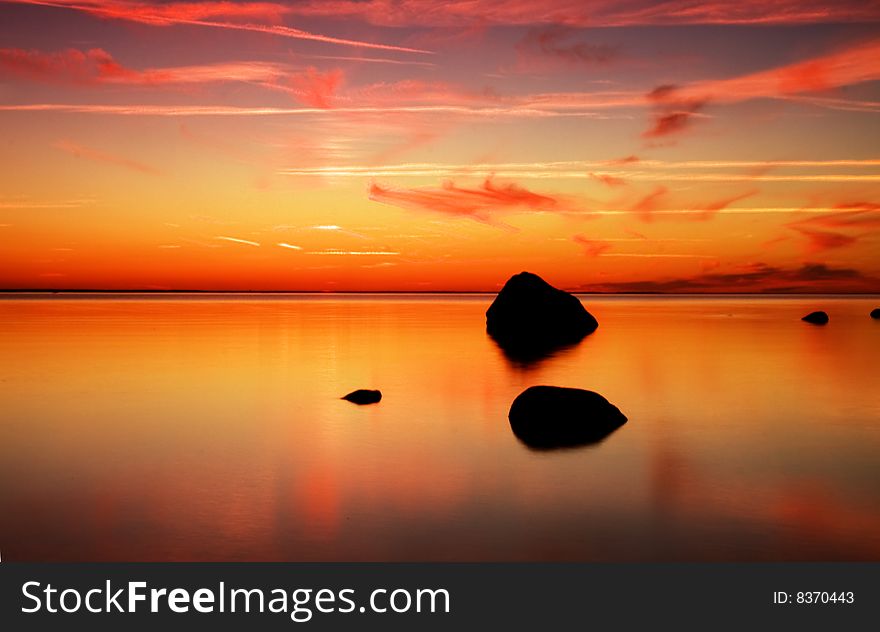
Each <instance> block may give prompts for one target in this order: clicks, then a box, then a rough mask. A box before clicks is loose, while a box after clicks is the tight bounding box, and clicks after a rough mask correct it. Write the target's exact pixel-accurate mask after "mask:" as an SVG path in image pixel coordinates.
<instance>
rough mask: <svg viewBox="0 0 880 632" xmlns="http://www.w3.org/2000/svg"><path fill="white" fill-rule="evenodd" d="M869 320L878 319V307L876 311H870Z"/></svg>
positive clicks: (879, 310)
mask: <svg viewBox="0 0 880 632" xmlns="http://www.w3.org/2000/svg"><path fill="white" fill-rule="evenodd" d="M871 318H873V319H875V320H876V319H878V318H880V307H878V308H877V309H872V310H871Z"/></svg>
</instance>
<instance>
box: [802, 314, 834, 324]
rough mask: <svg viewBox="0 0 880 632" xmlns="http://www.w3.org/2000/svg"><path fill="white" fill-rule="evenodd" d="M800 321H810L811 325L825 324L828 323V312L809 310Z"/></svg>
mask: <svg viewBox="0 0 880 632" xmlns="http://www.w3.org/2000/svg"><path fill="white" fill-rule="evenodd" d="M801 320H802V321H804V322H805V323H810V324H813V325H827V324H828V314H826V313H825V312H810V313H809V314H807V315H806V316H804V317H803V318H801Z"/></svg>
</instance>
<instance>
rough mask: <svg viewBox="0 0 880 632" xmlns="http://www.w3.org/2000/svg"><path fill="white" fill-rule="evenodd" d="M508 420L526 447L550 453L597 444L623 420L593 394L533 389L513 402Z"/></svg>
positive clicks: (552, 389)
mask: <svg viewBox="0 0 880 632" xmlns="http://www.w3.org/2000/svg"><path fill="white" fill-rule="evenodd" d="M508 420H509V421H510V428H511V430H513V434H514V435H515V436H516V437H517V438H518V439H519V440H520V441H522V442H523V443H524V444H526V445H527V446H528V447H530V448H533V449H535V450H551V449H554V448H567V447H574V446H581V445H589V444H591V443H598V442H599V441H601V440H602V439H604V438H605V437H607V436H608V435H610V434H611V433H612V432H614V431H615V430H617V429H618V428H619V427H620V426H622V425H623V424H625V423H626V416H625V415H624V414H623V413H622V412H620V410H619V409H618V408H617V406H615V405H614V404H612V403H611V402H609V401H608V400H607V399H605V398H604V397H602V396H601V395H599V393H594V392H593V391H587V390H583V389H579V388H564V387H561V386H532V387H530V388H527V389H526V390H524V391H523V392H522V393H520V394H519V395H518V396H517V397H516V399H514V400H513V404H512V405H511V406H510V412H509V413H508Z"/></svg>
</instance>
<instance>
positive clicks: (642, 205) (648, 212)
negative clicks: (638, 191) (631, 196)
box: [629, 186, 669, 222]
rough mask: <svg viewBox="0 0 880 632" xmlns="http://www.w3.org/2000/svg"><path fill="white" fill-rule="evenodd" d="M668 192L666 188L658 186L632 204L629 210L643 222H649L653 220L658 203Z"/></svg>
mask: <svg viewBox="0 0 880 632" xmlns="http://www.w3.org/2000/svg"><path fill="white" fill-rule="evenodd" d="M668 192H669V189H667V188H666V187H664V186H658V187H657V188H655V189H654V190H653V191H652V192H651V193H649V194H648V195H646V196H645V197H643V198H642V199H640V200H639V201H638V202H636V203H635V204H633V205H632V207H630V209H629V210H630V211H632V212H633V213H635V214H636V216H637V217H638V218H639V219H640V220H642V221H643V222H650V221H652V220H653V219H654V218H653V212H654V211H656V210H657V209H658V208H659V206H660V202H661V201H662V200H663V198H664V197H666V194H667V193H668Z"/></svg>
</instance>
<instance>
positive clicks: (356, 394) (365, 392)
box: [340, 388, 382, 406]
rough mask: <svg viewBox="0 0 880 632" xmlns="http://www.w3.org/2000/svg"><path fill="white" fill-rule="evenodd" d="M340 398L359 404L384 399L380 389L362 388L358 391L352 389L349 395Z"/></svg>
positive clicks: (373, 402) (372, 402)
mask: <svg viewBox="0 0 880 632" xmlns="http://www.w3.org/2000/svg"><path fill="white" fill-rule="evenodd" d="M340 399H344V400H347V401H349V402H352V403H354V404H358V405H359V406H363V405H364V404H375V403H377V402H378V401H380V400H381V399H382V393H381V392H380V391H373V390H369V389H366V388H360V389H358V390H356V391H352V392H351V393H349V394H348V395H345V396H343V397H341V398H340Z"/></svg>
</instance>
